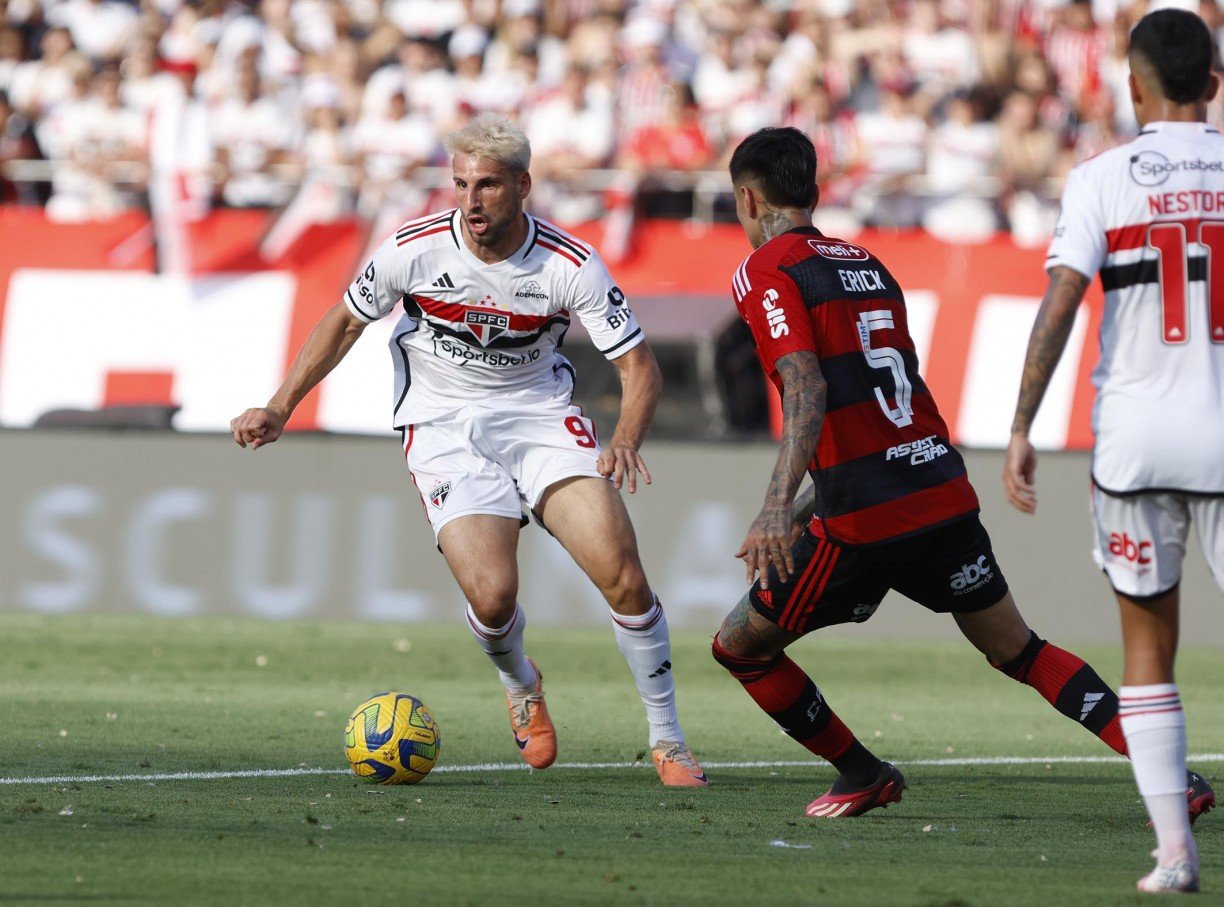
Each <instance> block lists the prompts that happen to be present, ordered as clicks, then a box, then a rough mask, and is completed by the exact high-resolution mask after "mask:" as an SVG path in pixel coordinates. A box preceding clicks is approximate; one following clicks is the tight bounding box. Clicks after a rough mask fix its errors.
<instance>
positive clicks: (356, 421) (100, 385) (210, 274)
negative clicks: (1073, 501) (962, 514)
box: [0, 207, 1101, 449]
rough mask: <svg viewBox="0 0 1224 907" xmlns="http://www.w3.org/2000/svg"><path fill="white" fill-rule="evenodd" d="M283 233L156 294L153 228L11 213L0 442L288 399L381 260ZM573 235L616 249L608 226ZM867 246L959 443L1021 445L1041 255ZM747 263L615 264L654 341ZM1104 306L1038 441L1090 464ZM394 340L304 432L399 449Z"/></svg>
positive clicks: (255, 220)
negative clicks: (287, 372)
mask: <svg viewBox="0 0 1224 907" xmlns="http://www.w3.org/2000/svg"><path fill="white" fill-rule="evenodd" d="M270 223H271V221H270V217H269V215H268V214H267V213H266V212H258V211H217V212H214V213H213V214H211V215H209V216H208V217H207V218H206V219H205V220H203V221H202V222H200V223H196V224H192V225H190V226H189V227H188V230H189V243H188V246H189V248H190V254H191V261H190V268H189V271H188V273H184V274H159V273H157V272H156V271H155V261H154V254H153V249H152V227H151V225H150V223H149V221H148V219H147V218H146V217H144V216H143V215H141V214H135V213H134V214H130V215H126V216H124V217H121V218H117V219H115V220H111V221H106V222H97V223H89V224H73V225H68V224H56V223H52V222H50V221H49V220H48V219H47V218H46V216H45V214H44V213H43V211H42V210H40V209H24V208H16V207H0V425H3V426H7V427H22V426H28V425H31V424H33V422H34V420H35V419H37V418H38V417H39V416H40V415H41V414H43V413H45V412H47V411H49V410H53V409H57V408H82V409H93V408H97V407H99V406H103V405H107V404H115V403H137V402H150V403H175V404H178V405H179V406H181V407H182V409H181V411H180V413H179V415H178V417H177V420H176V425H177V427H179V428H181V429H184V430H195V431H214V430H226V429H227V427H228V422H229V418H230V417H231V416H233V415H234V414H236V413H237V412H239V411H241V409H243V408H244V407H246V406H249V405H253V404H255V403H258V402H260V401H262V400H264V399H266V398H267V396H268V395H270V393H271V392H272V391H273V390H274V389H275V387H276V385H277V384H278V383H279V380H280V376H281V374H282V373H283V371H284V369H285V368H286V367H287V365H288V364H289V362H290V360H291V359H292V357H293V355H294V353H295V351H296V350H297V348H298V346H299V345H300V344H301V342H302V341H303V340H304V339H305V337H306V335H307V334H308V333H309V331H310V329H311V328H312V327H313V325H314V324H315V322H316V321H317V320H318V318H319V316H320V315H321V314H322V313H323V311H325V310H326V309H327V307H328V306H330V305H332V304H333V303H335V302H336V301H337V300H338V299H339V298H340V295H341V293H342V292H343V290H344V287H345V286H346V285H347V284H348V282H349V280H350V279H351V277H352V275H353V274H354V273H356V271H357V270H358V269H359V268H360V267H361V266H362V265H363V264H364V261H363V258H364V255H365V254H366V252H367V250H368V249H369V248H370V246H371V237H369V236H368V235H366V233H365V232H364V228H363V227H362V226H361V225H359V224H358V223H356V222H352V221H345V222H339V223H334V224H327V225H316V226H313V227H310V228H309V229H307V230H306V231H305V233H303V234H302V235H301V236H300V237H299V238H298V239H297V240H296V241H295V242H294V243H293V244H292V245H291V246H290V247H289V248H288V249H287V250H286V251H284V252H283V253H282V254H279V255H278V256H277V257H275V258H272V259H266V258H264V257H263V256H262V255H261V253H260V251H259V250H260V241H261V239H262V238H263V237H264V235H265V233H266V231H267V230H268V227H269V226H270ZM573 232H574V233H576V234H577V235H578V236H580V237H581V238H583V239H584V240H587V241H588V242H591V243H593V244H594V245H595V246H596V247H599V245H600V244H601V239H602V235H601V234H602V227H601V226H600V225H599V224H589V225H586V226H584V227H577V228H575V229H573ZM374 239H377V238H374ZM855 241H856V242H859V243H861V244H863V245H866V246H868V247H869V248H871V249H872V251H874V252H875V253H876V254H877V255H879V257H880V258H881V259H882V260H883V261H884V262H885V264H887V265H888V267H889V269H890V270H891V271H892V272H893V274H894V275H895V276H896V277H897V278H898V279H899V280H900V281H901V284H902V286H904V287H905V288H906V296H907V305H908V307H909V310H910V322H911V328H912V330H913V332H914V335H915V337H914V339H915V344H916V346H917V348H918V353H919V360H920V362H921V363H922V371H923V374H924V377H925V379H926V381H927V383H928V385H929V386H930V387H931V390H932V392H933V393H934V394H935V397H936V399H937V400H938V401H939V405H940V408H941V410H942V411H943V413H944V416H945V418H946V419H947V421H948V424H949V425H950V426H951V427H952V431H953V436H954V440H956V441H958V442H960V443H965V444H968V445H973V446H983V447H997V446H1003V445H1005V444H1006V440H1007V430H1008V426H1009V424H1010V420H1011V414H1012V410H1013V408H1014V404H1015V397H1016V391H1017V388H1018V387H1019V379H1020V369H1021V366H1022V363H1023V359H1024V350H1025V346H1026V344H1027V341H1028V334H1029V330H1030V329H1031V326H1032V322H1033V317H1034V316H1035V314H1036V310H1037V305H1038V303H1039V301H1040V298H1041V295H1042V292H1043V291H1044V288H1045V273H1044V271H1043V268H1042V264H1043V259H1044V250H1042V249H1024V248H1019V247H1017V246H1016V245H1015V244H1014V243H1013V242H1012V241H1011V239H1010V238H1009V237H1007V236H999V237H997V238H995V239H993V240H991V241H990V242H987V243H984V244H981V245H975V246H954V245H949V244H947V243H943V242H940V241H938V240H936V239H934V238H932V237H931V236H929V235H927V234H925V233H922V232H918V231H913V232H903V233H899V232H880V231H867V232H865V233H862V234H860V235H859V236H857V237H855ZM748 252H749V247H748V245H747V243H746V241H745V240H744V238H743V235H742V233H741V232H740V230H739V228H738V227H737V226H735V225H728V224H716V225H712V226H694V225H691V224H688V223H684V222H676V221H653V222H645V223H642V224H639V226H638V227H637V230H636V232H635V235H634V238H633V244H632V247H631V249H630V251H629V254H628V255H627V257H626V258H625V260H624V261H620V262H610V263H609V264H610V267H611V270H612V273H613V274H614V275H615V277H616V279H617V281H618V283H619V284H620V286H621V288H622V289H623V290H624V291H625V293H626V295H627V296H628V297H629V299H630V301H631V302H633V304H634V307H635V310H636V311H637V313H638V316H639V318H640V319H641V321H642V323H643V325H644V326H645V328H646V330H647V333H648V334H650V332H651V325H652V322H655V323H662V322H663V321H667V322H668V323H669V324H672V325H674V324H675V322H676V320H677V319H676V313H675V311H667V310H668V309H669V308H670V309H673V310H674V308H675V306H674V305H671V304H670V302H669V300H671V299H679V298H683V299H687V300H692V299H693V298H696V297H705V298H706V304H703V305H700V306H694V307H692V309H690V310H686V312H687V313H688V315H689V317H692V318H694V319H710V318H716V317H717V318H728V319H729V318H731V317H733V313H734V310H733V307H732V305H731V301H730V285H731V275H732V273H733V272H734V270H735V268H736V267H737V266H738V265H739V263H740V262H741V261H742V260H743V258H744V257H745V256H746V255H747V253H748ZM635 300H636V302H635ZM720 301H725V307H724V306H722V305H720ZM1100 305H1101V298H1100V292H1099V289H1098V288H1095V287H1094V289H1093V291H1092V293H1091V294H1090V297H1089V303H1088V305H1086V306H1085V308H1084V311H1083V312H1081V315H1080V318H1079V320H1078V321H1077V323H1076V327H1075V330H1074V331H1073V333H1072V337H1071V341H1070V344H1069V346H1068V350H1067V353H1066V355H1065V356H1064V361H1063V363H1062V364H1061V365H1060V367H1059V370H1058V372H1056V374H1055V377H1054V380H1053V381H1052V383H1051V387H1050V390H1049V392H1048V394H1047V398H1046V402H1045V404H1044V406H1043V410H1042V413H1041V415H1040V417H1039V418H1038V421H1037V424H1036V425H1035V426H1034V432H1033V436H1034V440H1035V441H1036V442H1037V443H1038V444H1039V445H1040V446H1043V447H1046V448H1056V449H1057V448H1077V449H1082V448H1087V447H1089V446H1090V445H1091V433H1090V428H1089V417H1090V409H1091V404H1092V389H1091V383H1090V381H1089V375H1090V372H1091V369H1092V367H1093V365H1094V364H1095V362H1096V358H1097V353H1096V342H1097V331H1098V326H1099V320H1100ZM390 321H391V319H385V320H384V323H380V324H378V325H375V326H373V327H371V328H370V329H369V330H367V335H374V336H373V337H371V336H367V337H364V338H363V339H362V340H361V342H360V343H358V345H357V346H356V347H354V349H353V351H352V352H351V353H350V355H349V358H348V359H346V361H345V362H344V363H343V364H342V365H341V366H340V368H338V369H337V370H336V371H335V372H334V373H333V375H332V376H331V377H330V378H329V379H328V380H327V381H326V382H324V384H323V385H322V386H321V387H320V388H319V389H318V390H316V392H315V393H313V394H311V395H310V397H308V398H307V400H306V401H305V402H304V403H303V404H302V406H301V407H300V408H299V410H298V411H297V413H296V414H295V416H294V420H293V422H292V424H291V427H293V428H296V429H307V430H309V429H318V428H321V429H327V430H331V431H342V432H361V433H381V432H385V431H387V430H388V428H389V426H390V406H391V400H390V397H391V384H390V359H389V356H388V355H387V353H386V350H385V345H384V344H383V343H380V342H379V341H385V339H386V336H387V335H388V334H389V332H390V323H389V322H390ZM696 327H697V326H696V325H695V326H694V328H696ZM376 338H377V339H376Z"/></svg>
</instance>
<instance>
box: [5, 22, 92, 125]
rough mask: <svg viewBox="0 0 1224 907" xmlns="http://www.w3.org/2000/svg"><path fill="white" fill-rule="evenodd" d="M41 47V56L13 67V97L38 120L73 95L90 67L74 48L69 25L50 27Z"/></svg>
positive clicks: (16, 102) (24, 110)
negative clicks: (67, 26) (80, 79)
mask: <svg viewBox="0 0 1224 907" xmlns="http://www.w3.org/2000/svg"><path fill="white" fill-rule="evenodd" d="M39 50H40V51H41V57H40V58H39V59H37V60H27V61H26V62H24V63H21V64H19V65H18V66H17V67H15V68H14V69H13V75H12V81H11V82H10V83H9V100H10V101H11V102H12V104H13V106H14V107H15V108H17V109H18V110H20V111H21V112H22V113H24V114H26V115H27V116H29V117H30V118H31V119H32V120H33V121H35V122H38V120H39V119H41V118H42V117H43V116H45V115H46V114H47V113H49V112H50V111H51V110H52V109H53V108H54V107H55V105H56V104H58V103H59V102H61V101H63V100H65V99H68V98H69V97H71V96H72V93H73V86H74V84H75V83H76V82H77V79H78V77H79V76H80V75H81V74H83V73H85V72H86V71H87V70H88V69H89V63H88V61H87V60H86V59H85V58H84V57H82V56H81V55H80V54H79V53H77V52H76V51H75V50H73V48H72V36H71V35H69V33H68V30H67V29H66V28H49V29H47V31H46V32H45V33H44V34H43V36H42V41H41V42H40V43H39Z"/></svg>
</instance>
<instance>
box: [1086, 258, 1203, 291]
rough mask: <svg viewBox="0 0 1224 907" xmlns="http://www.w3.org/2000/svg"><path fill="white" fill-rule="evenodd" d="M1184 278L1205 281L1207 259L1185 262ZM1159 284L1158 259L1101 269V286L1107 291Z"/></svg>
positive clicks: (1193, 259)
mask: <svg viewBox="0 0 1224 907" xmlns="http://www.w3.org/2000/svg"><path fill="white" fill-rule="evenodd" d="M1187 265H1188V267H1187V268H1186V277H1187V278H1188V279H1189V280H1206V279H1207V259H1206V258H1191V259H1189V260H1188V261H1187ZM1159 282H1160V259H1158V258H1149V259H1147V260H1145V261H1136V262H1133V263H1131V264H1129V265H1110V266H1109V267H1106V268H1101V286H1102V287H1104V288H1105V290H1106V291H1108V290H1124V289H1126V288H1127V287H1133V286H1135V285H1136V284H1141V283H1159Z"/></svg>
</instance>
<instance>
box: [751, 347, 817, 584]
mask: <svg viewBox="0 0 1224 907" xmlns="http://www.w3.org/2000/svg"><path fill="white" fill-rule="evenodd" d="M775 367H776V368H777V370H778V375H779V376H781V378H782V443H781V446H780V448H779V450H778V461H777V464H776V465H775V466H774V471H773V478H772V479H770V482H769V490H768V491H767V492H766V493H765V506H764V507H763V508H762V509H761V513H760V515H759V516H758V517H757V518H756V520H755V521H753V524H752V527H751V528H750V529H749V530H748V535H747V537H746V538H745V539H744V544H743V545H741V546H740V550H739V551H738V552H736V554H735V556H736V557H739V558H743V560H744V563H745V564H746V565H747V568H748V582H750V583H751V582H752V581H753V579H754V577H755V576H756V574H758V573H759V574H760V577H761V588H762V589H767V588H769V566H770V564H772V565H773V567H774V569H776V570H777V571H778V577H779V578H780V579H781V580H782V581H783V582H786V580H787V579H788V578H789V576H790V574H791V573H793V572H794V570H795V562H794V559H793V558H792V557H791V536H792V527H793V526H794V517H793V515H792V512H791V506H792V503H793V502H794V500H795V492H796V491H797V490H798V489H799V484H800V483H801V482H802V481H803V476H804V474H805V473H806V472H807V468H808V464H809V463H810V462H811V461H812V455H813V454H814V453H815V452H816V442H817V441H818V440H820V428H821V425H822V424H823V423H824V415H825V398H826V385H825V379H824V375H822V374H821V372H820V360H819V359H818V358H817V356H816V354H815V353H814V352H812V351H810V350H799V351H797V352H794V353H789V354H788V355H786V356H783V357H782V358H780V359H779V360H778V361H777V363H775Z"/></svg>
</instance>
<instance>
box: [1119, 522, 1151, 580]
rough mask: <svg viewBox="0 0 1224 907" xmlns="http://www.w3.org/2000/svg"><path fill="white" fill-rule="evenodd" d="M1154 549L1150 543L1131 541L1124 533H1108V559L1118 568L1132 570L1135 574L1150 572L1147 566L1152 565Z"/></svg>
mask: <svg viewBox="0 0 1224 907" xmlns="http://www.w3.org/2000/svg"><path fill="white" fill-rule="evenodd" d="M1154 547H1155V545H1153V544H1152V543H1151V542H1150V541H1144V540H1140V539H1133V538H1131V537H1130V535H1129V534H1128V533H1126V532H1111V533H1109V559H1110V560H1111V561H1112V562H1113V563H1115V564H1118V566H1121V567H1126V568H1128V569H1130V570H1134V571H1135V572H1136V573H1140V574H1142V573H1149V572H1151V568H1150V567H1149V566H1148V565H1149V564H1151V563H1152V549H1153V548H1154Z"/></svg>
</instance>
